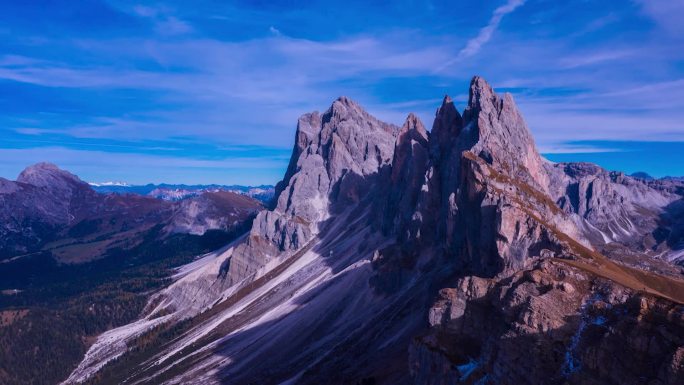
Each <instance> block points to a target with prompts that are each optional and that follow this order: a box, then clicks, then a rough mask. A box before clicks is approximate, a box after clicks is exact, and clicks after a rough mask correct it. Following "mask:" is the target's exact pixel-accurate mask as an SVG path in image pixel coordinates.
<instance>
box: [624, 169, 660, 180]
mask: <svg viewBox="0 0 684 385" xmlns="http://www.w3.org/2000/svg"><path fill="white" fill-rule="evenodd" d="M630 176H631V177H632V178H637V179H643V180H653V179H655V178H653V177H652V176H650V175H648V173H645V172H643V171H638V172H635V173H632V174H631V175H630Z"/></svg>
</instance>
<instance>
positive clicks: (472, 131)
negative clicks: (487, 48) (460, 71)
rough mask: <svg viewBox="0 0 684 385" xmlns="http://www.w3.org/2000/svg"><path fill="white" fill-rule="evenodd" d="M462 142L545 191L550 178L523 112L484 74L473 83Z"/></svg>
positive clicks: (474, 78) (490, 161)
mask: <svg viewBox="0 0 684 385" xmlns="http://www.w3.org/2000/svg"><path fill="white" fill-rule="evenodd" d="M463 125H464V127H463V135H462V136H464V138H462V139H461V142H462V143H466V147H469V146H470V144H471V143H472V146H473V147H472V149H471V151H472V152H473V153H475V154H476V155H478V156H480V157H481V158H483V159H485V160H486V161H487V162H488V163H490V164H496V165H497V166H499V167H500V168H501V169H502V170H503V171H505V172H506V173H508V174H510V175H511V176H513V177H517V178H522V179H523V180H525V181H527V182H529V183H531V184H533V185H535V187H537V188H539V189H541V190H543V191H546V190H547V188H548V177H547V175H546V173H545V170H544V167H543V161H542V159H541V156H540V155H539V152H538V151H537V148H536V146H535V144H534V139H533V138H532V134H531V133H530V130H529V128H528V127H527V124H526V123H525V120H524V119H523V117H522V114H521V113H520V111H519V110H518V107H517V106H516V104H515V101H514V100H513V96H512V95H511V94H509V93H506V94H504V95H503V97H500V96H499V95H497V94H496V92H494V90H493V89H492V87H491V86H490V85H489V84H488V83H487V82H486V81H485V80H484V79H483V78H481V77H479V76H475V77H473V79H472V81H471V82H470V91H469V97H468V105H467V107H466V108H465V110H464V112H463Z"/></svg>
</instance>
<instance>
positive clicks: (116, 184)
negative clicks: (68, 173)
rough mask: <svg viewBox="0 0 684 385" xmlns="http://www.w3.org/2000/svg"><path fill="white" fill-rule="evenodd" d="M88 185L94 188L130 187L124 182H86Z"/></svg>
mask: <svg viewBox="0 0 684 385" xmlns="http://www.w3.org/2000/svg"><path fill="white" fill-rule="evenodd" d="M88 184H89V185H91V186H95V187H103V186H121V187H130V186H131V185H130V184H128V183H126V182H101V183H95V182H88Z"/></svg>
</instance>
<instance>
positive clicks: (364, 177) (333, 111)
mask: <svg viewBox="0 0 684 385" xmlns="http://www.w3.org/2000/svg"><path fill="white" fill-rule="evenodd" d="M682 186H683V185H682V183H681V182H680V181H676V180H644V179H643V178H634V177H630V176H627V175H625V174H623V173H620V172H610V171H607V170H604V169H602V168H600V167H598V166H596V165H593V164H589V163H551V162H548V161H546V160H545V159H543V158H542V157H541V156H540V155H539V152H538V151H537V148H536V146H535V143H534V140H533V138H532V135H531V133H530V131H529V129H528V127H527V125H526V123H525V121H524V119H523V117H522V115H521V113H520V111H519V110H518V108H517V106H516V104H515V102H514V100H513V98H512V96H511V95H510V94H505V95H498V94H496V93H495V92H494V90H493V89H492V87H491V86H490V85H489V84H487V82H485V81H484V79H482V78H479V77H474V78H473V79H472V81H471V84H470V89H469V97H468V103H467V105H466V107H465V109H464V110H463V111H462V113H460V112H459V111H458V110H457V109H456V106H455V105H454V102H453V101H452V100H451V99H450V98H449V97H445V98H444V100H443V102H442V104H441V106H440V107H439V108H438V110H437V113H436V116H435V119H434V123H433V125H432V130H431V131H430V132H428V131H427V130H426V129H425V127H424V126H423V124H422V122H421V121H420V120H419V119H418V118H417V117H416V116H415V115H413V114H411V115H409V116H408V118H407V119H406V122H405V123H404V125H403V126H402V127H396V126H394V125H391V124H388V123H384V122H382V121H380V120H378V119H376V118H375V117H373V116H371V115H370V114H369V113H368V112H366V111H365V110H364V109H363V108H362V107H361V106H360V105H358V104H357V103H355V102H354V101H352V100H350V99H348V98H345V97H341V98H339V99H337V100H335V101H334V102H333V104H332V105H331V106H330V108H329V109H328V110H327V111H325V112H323V113H319V112H312V113H308V114H305V115H303V116H302V117H300V118H299V121H298V123H297V130H296V133H295V146H294V148H293V152H292V157H291V160H290V163H289V166H288V168H287V170H286V172H285V175H284V178H283V180H282V182H281V183H279V184H278V185H277V186H276V188H275V199H274V203H273V205H272V206H273V207H272V208H270V209H268V210H263V211H261V212H259V214H257V216H256V218H255V219H254V222H253V224H252V226H251V230H250V231H249V233H248V235H247V236H245V237H242V238H239V239H237V240H235V241H234V242H233V243H231V244H229V245H226V247H224V248H222V249H220V250H217V251H216V252H213V253H209V254H207V255H205V256H203V257H202V258H201V259H199V260H196V261H194V262H192V263H190V264H188V265H185V266H183V267H181V268H179V269H178V273H177V274H176V275H175V276H174V281H173V282H172V283H170V284H169V285H168V286H167V287H166V288H164V289H163V290H161V291H159V292H157V293H156V294H154V295H153V296H152V297H151V298H150V300H149V302H148V304H147V307H146V309H145V311H144V312H143V313H142V314H141V316H140V317H139V318H138V319H137V320H136V321H134V322H131V323H129V324H127V325H123V326H120V327H118V328H114V329H112V330H110V331H108V332H106V333H104V334H102V335H100V336H98V337H97V340H96V341H94V343H93V344H92V346H90V348H89V350H88V352H87V354H85V356H84V359H83V361H82V362H81V363H80V365H79V366H78V368H77V369H76V370H74V371H73V372H72V373H71V375H70V376H69V377H68V379H67V380H66V382H65V383H66V384H78V383H84V382H87V383H90V384H98V383H102V384H108V383H127V384H147V383H164V384H281V383H282V384H425V385H426V384H483V385H493V384H530V385H537V384H630V385H637V384H641V383H649V384H660V385H676V384H677V385H678V384H681V380H682V378H684V366H683V365H682V363H683V362H684V317H682V314H684V280H682V270H681V267H680V265H678V264H677V263H681V260H682V258H683V254H684V252H683V250H684V200H683V192H682Z"/></svg>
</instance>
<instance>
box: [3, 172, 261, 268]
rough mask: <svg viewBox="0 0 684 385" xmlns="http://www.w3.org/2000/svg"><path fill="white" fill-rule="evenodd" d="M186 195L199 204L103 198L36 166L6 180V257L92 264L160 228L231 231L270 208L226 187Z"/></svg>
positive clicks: (68, 176) (67, 175)
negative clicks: (46, 254)
mask: <svg viewBox="0 0 684 385" xmlns="http://www.w3.org/2000/svg"><path fill="white" fill-rule="evenodd" d="M98 188H126V186H121V185H116V186H114V185H108V186H99V187H98ZM157 189H158V188H157ZM156 195H161V194H156ZM183 198H190V199H191V200H190V201H189V202H169V201H167V200H163V199H157V198H156V197H151V196H150V197H148V196H137V195H120V194H110V195H103V194H98V193H96V192H95V190H94V189H93V188H92V187H91V186H89V185H88V184H87V183H85V182H83V181H81V180H80V179H79V178H78V177H77V176H75V175H73V174H71V173H69V172H67V171H64V170H61V169H59V168H58V167H57V166H55V165H52V164H49V163H39V164H36V165H33V166H30V167H28V168H26V169H25V170H24V171H22V172H21V174H19V177H18V178H17V180H16V182H12V181H8V180H6V179H0V202H1V203H2V205H1V206H0V259H6V258H20V257H21V256H22V255H25V254H30V253H34V252H39V251H45V250H49V251H51V252H52V253H53V255H54V256H55V258H57V259H58V260H59V261H61V262H69V263H75V262H83V261H89V260H92V259H96V258H98V257H99V256H101V255H103V253H104V252H105V251H106V250H107V249H111V248H113V247H124V248H125V247H127V246H125V245H131V244H135V243H136V242H137V240H138V239H139V238H140V237H143V236H144V234H145V233H146V232H147V231H149V230H150V229H151V228H153V227H159V226H161V228H162V230H163V232H164V233H169V234H171V233H188V234H197V235H202V234H203V233H204V232H206V231H208V230H222V231H228V230H230V229H231V228H233V227H236V226H238V225H239V224H240V223H242V222H243V221H245V220H246V219H247V218H249V217H250V216H253V215H255V214H256V212H257V211H258V210H259V209H261V207H262V205H261V203H260V202H258V201H256V200H254V199H252V198H250V197H249V196H248V195H247V194H237V193H233V192H230V191H224V190H221V189H215V190H211V191H208V190H194V191H192V193H191V194H188V195H186V196H183ZM181 222H182V223H181ZM76 250H78V251H77V252H76Z"/></svg>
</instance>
